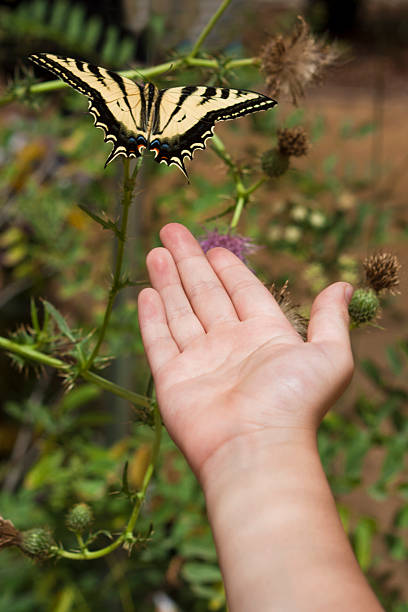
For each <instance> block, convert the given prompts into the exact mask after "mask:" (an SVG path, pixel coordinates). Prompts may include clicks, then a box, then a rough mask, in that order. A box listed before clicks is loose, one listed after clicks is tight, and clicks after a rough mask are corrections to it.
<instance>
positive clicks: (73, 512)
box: [65, 503, 93, 533]
mask: <svg viewBox="0 0 408 612" xmlns="http://www.w3.org/2000/svg"><path fill="white" fill-rule="evenodd" d="M92 521H93V514H92V510H91V508H90V507H89V506H88V504H84V503H80V504H76V505H75V506H73V507H72V508H71V509H70V510H69V512H68V514H67V517H66V519H65V524H66V526H67V527H68V529H69V530H70V531H74V532H76V533H82V532H83V531H85V529H88V528H89V527H90V525H91V523H92Z"/></svg>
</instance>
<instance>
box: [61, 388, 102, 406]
mask: <svg viewBox="0 0 408 612" xmlns="http://www.w3.org/2000/svg"><path fill="white" fill-rule="evenodd" d="M100 394H101V389H100V387H97V386H96V385H92V384H85V385H81V386H80V387H77V388H76V389H73V390H72V391H69V392H68V393H66V395H64V397H63V398H62V400H61V401H60V403H59V409H60V410H62V411H63V412H70V411H71V410H76V409H77V408H79V407H80V406H83V405H85V404H88V403H89V402H92V401H93V400H94V399H96V398H97V397H99V396H100Z"/></svg>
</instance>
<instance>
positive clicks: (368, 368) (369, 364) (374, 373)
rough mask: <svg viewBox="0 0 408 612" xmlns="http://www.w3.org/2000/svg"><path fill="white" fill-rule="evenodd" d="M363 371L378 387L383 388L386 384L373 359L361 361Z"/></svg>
mask: <svg viewBox="0 0 408 612" xmlns="http://www.w3.org/2000/svg"><path fill="white" fill-rule="evenodd" d="M360 365H361V369H362V370H363V371H364V373H365V374H366V376H368V378H369V379H370V380H371V381H372V382H373V383H374V384H375V385H377V386H379V387H383V385H384V383H383V380H382V376H381V372H380V369H379V368H378V366H377V365H376V364H375V363H374V361H372V360H371V359H362V360H361V364H360Z"/></svg>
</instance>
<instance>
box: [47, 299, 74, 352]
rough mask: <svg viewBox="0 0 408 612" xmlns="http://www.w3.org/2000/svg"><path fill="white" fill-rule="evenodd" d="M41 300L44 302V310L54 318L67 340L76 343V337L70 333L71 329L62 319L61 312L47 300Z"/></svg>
mask: <svg viewBox="0 0 408 612" xmlns="http://www.w3.org/2000/svg"><path fill="white" fill-rule="evenodd" d="M42 302H43V304H44V308H45V310H46V311H47V312H48V313H49V314H50V316H51V317H52V318H53V319H54V321H55V322H56V324H57V325H58V328H59V330H60V331H61V332H62V333H63V334H64V336H66V337H67V338H68V339H69V340H71V342H74V343H76V338H75V336H74V334H73V333H72V331H71V330H70V328H69V325H68V323H67V322H66V320H65V319H64V317H63V316H62V314H61V313H60V312H58V310H57V309H56V308H55V306H53V305H52V304H50V302H47V300H42Z"/></svg>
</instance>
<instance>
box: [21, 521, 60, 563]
mask: <svg viewBox="0 0 408 612" xmlns="http://www.w3.org/2000/svg"><path fill="white" fill-rule="evenodd" d="M53 546H55V542H54V539H53V537H52V534H51V532H50V531H49V530H48V529H44V528H42V527H36V528H34V529H29V530H28V531H23V532H22V533H21V543H20V544H19V547H20V548H21V550H22V551H23V552H24V553H26V554H27V555H29V556H30V557H35V558H36V559H48V558H49V557H51V555H52V550H51V549H52V547H53Z"/></svg>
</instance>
